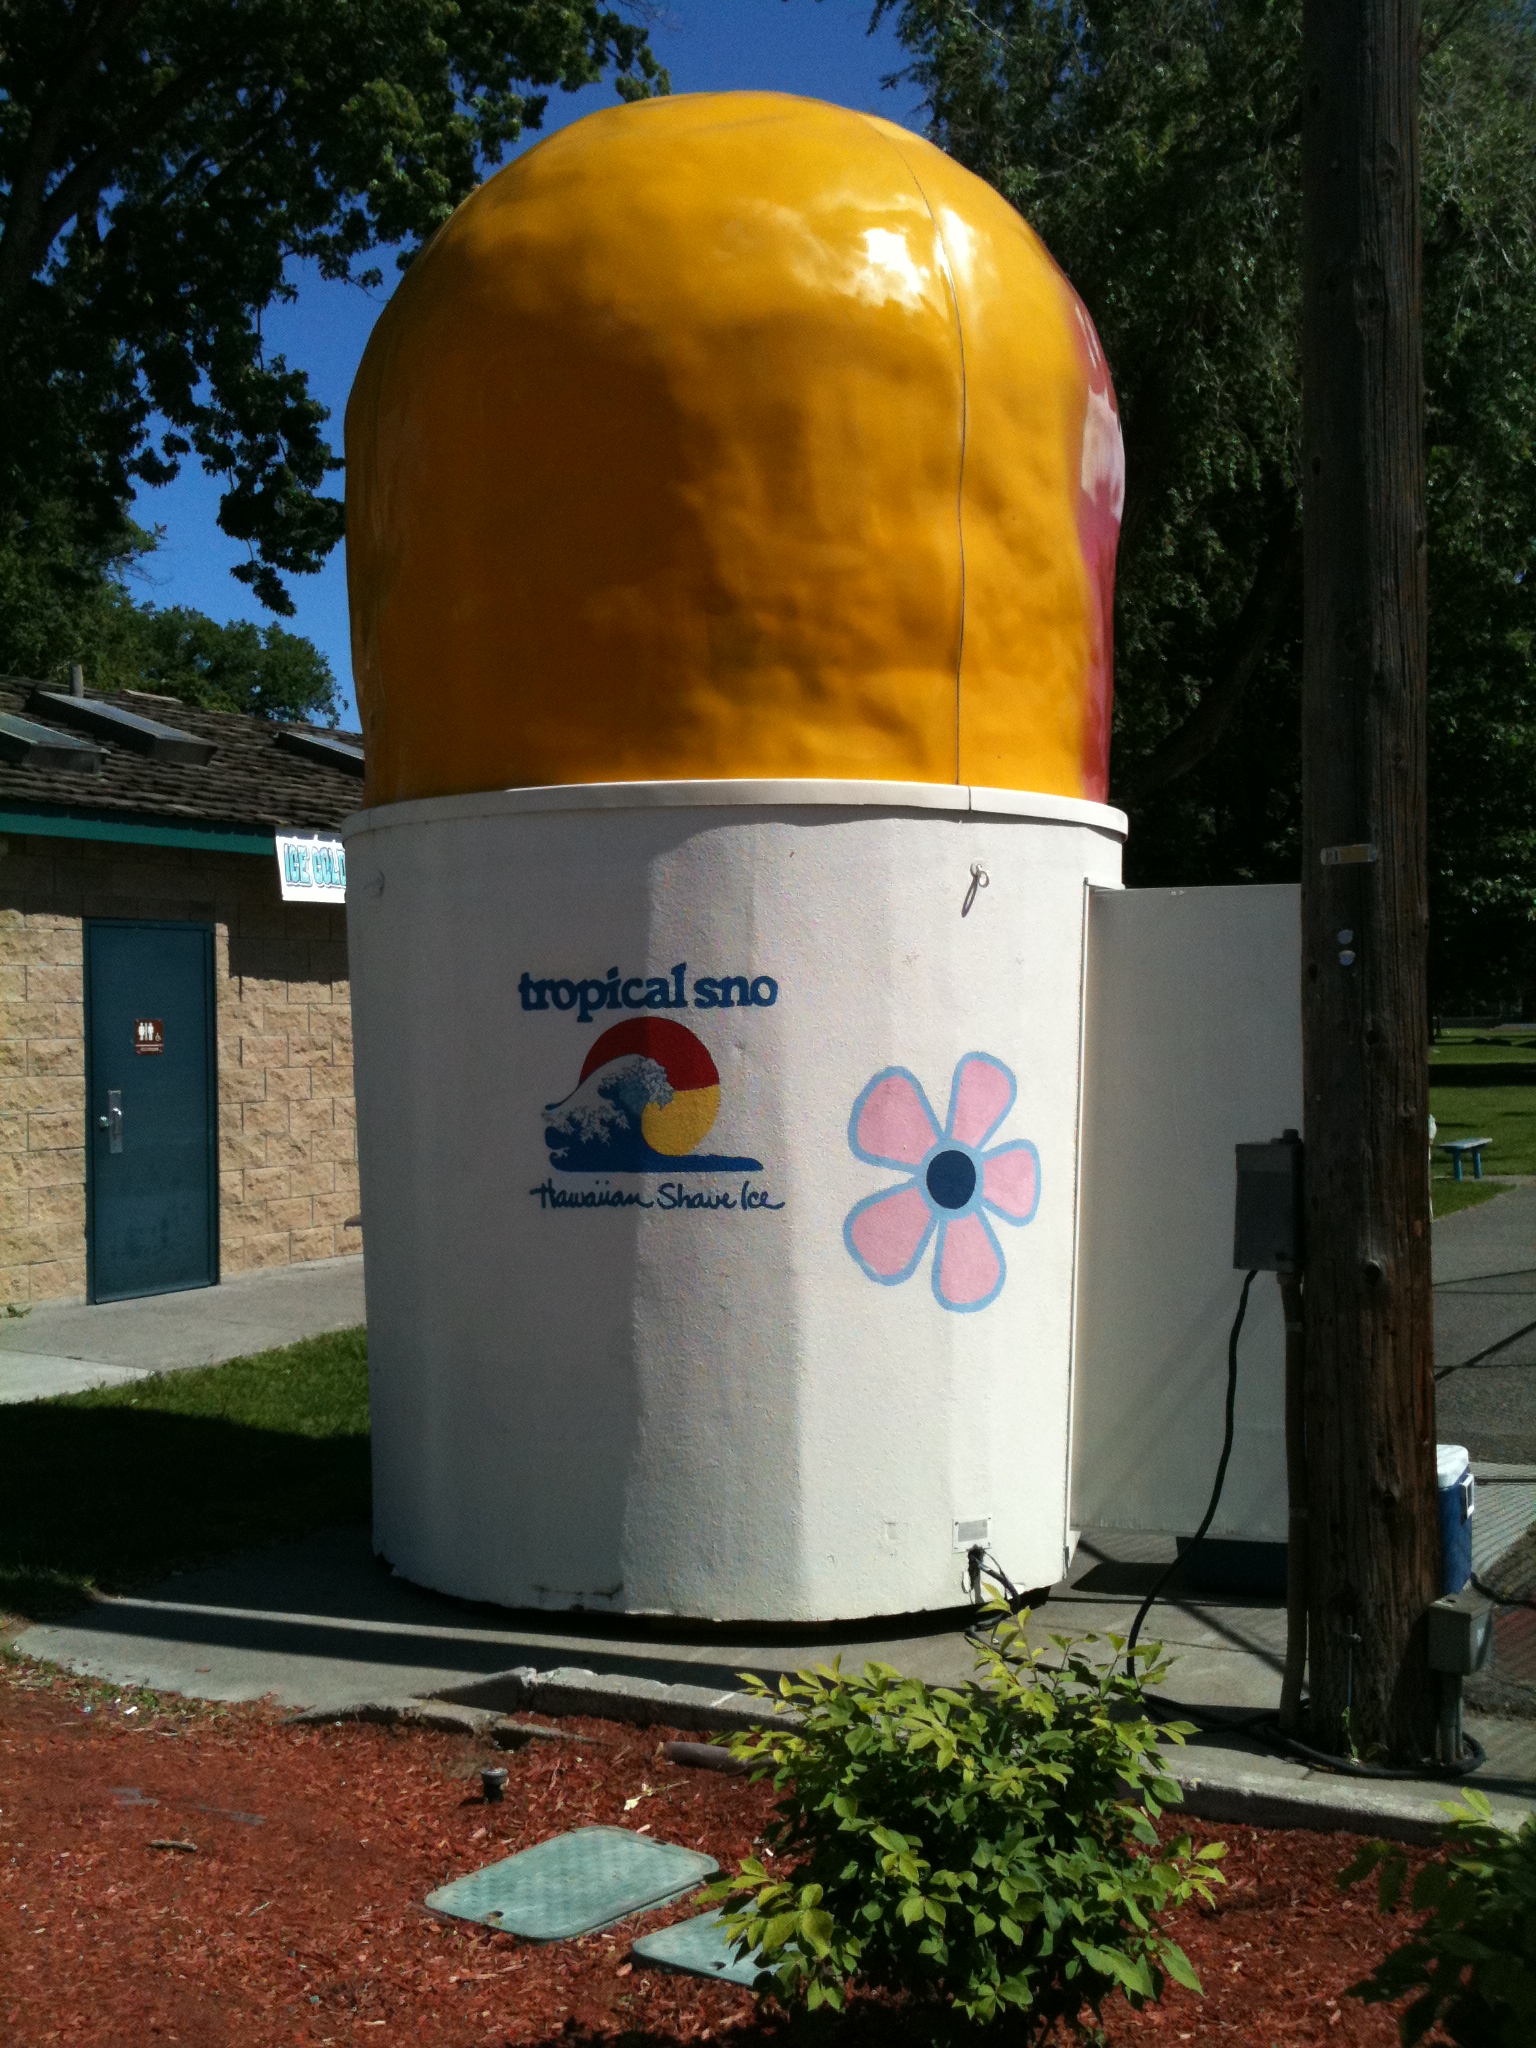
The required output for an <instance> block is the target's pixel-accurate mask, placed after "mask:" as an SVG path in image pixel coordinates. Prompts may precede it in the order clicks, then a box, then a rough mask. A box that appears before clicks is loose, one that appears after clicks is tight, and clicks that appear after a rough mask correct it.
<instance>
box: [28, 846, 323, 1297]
mask: <svg viewBox="0 0 1536 2048" xmlns="http://www.w3.org/2000/svg"><path fill="white" fill-rule="evenodd" d="M96 917H108V918H112V917H115V918H164V919H181V918H185V919H188V920H189V921H191V922H194V923H199V924H211V925H212V926H213V927H214V935H215V938H214V953H215V978H216V984H217V1025H216V1028H217V1041H218V1075H219V1085H218V1117H219V1211H220V1214H219V1237H220V1270H221V1272H222V1273H223V1274H224V1275H226V1276H227V1275H229V1274H233V1273H240V1272H247V1271H250V1270H252V1269H254V1268H258V1267H267V1266H283V1265H289V1264H291V1263H294V1262H296V1261H299V1260H306V1259H322V1258H332V1257H335V1256H337V1255H339V1254H342V1253H347V1252H357V1251H360V1250H361V1249H362V1233H361V1231H360V1230H359V1229H358V1228H357V1227H356V1226H355V1225H354V1224H352V1223H351V1219H352V1218H354V1217H355V1216H356V1215H357V1211H358V1189H357V1138H356V1112H355V1110H354V1108H353V1101H352V1013H351V1006H350V1001H349V992H348V987H347V947H346V924H345V914H344V912H343V911H342V910H340V909H339V908H331V907H328V906H321V905H315V904H285V903H284V902H283V901H282V898H281V895H280V893H279V891H278V886H277V864H276V861H275V860H274V859H272V858H271V857H268V858H266V859H261V858H258V857H256V856H253V855H248V854H226V853H201V852H195V851H189V850H183V849H181V848H170V847H139V846H116V845H110V844H103V843H101V842H96V841H90V840H68V839H51V838H41V837H32V836H29V837H26V838H19V837H12V838H10V839H8V840H0V1303H12V1302H14V1303H17V1304H22V1303H28V1302H34V1301H45V1300H51V1299H70V1298H73V1299H77V1300H78V1299H83V1298H84V1295H85V1226H86V1217H85V1133H86V1101H85V990H84V973H83V957H84V939H83V922H84V920H85V919H86V918H96Z"/></svg>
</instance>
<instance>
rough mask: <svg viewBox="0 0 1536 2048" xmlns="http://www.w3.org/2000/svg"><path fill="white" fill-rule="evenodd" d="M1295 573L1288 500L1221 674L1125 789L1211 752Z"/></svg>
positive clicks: (1164, 778)
mask: <svg viewBox="0 0 1536 2048" xmlns="http://www.w3.org/2000/svg"><path fill="white" fill-rule="evenodd" d="M1300 574H1301V527H1300V525H1299V524H1298V523H1297V519H1296V507H1295V502H1294V499H1292V498H1290V497H1289V496H1288V497H1287V498H1286V500H1285V502H1284V504H1283V506H1281V507H1279V508H1277V511H1276V516H1275V518H1274V520H1273V522H1272V524H1271V526H1270V530H1269V534H1268V537H1267V538H1266V540H1265V543H1264V549H1263V552H1262V554H1261V555H1260V556H1259V565H1258V568H1257V569H1256V570H1255V571H1254V577H1253V582H1252V584H1251V585H1250V586H1249V590H1248V595H1247V597H1245V598H1244V600H1243V608H1242V610H1241V611H1240V612H1239V613H1238V615H1237V618H1236V620H1235V621H1234V622H1233V626H1232V632H1231V638H1230V646H1231V653H1230V655H1229V658H1228V665H1227V669H1226V673H1225V674H1224V675H1223V676H1221V677H1220V678H1219V680H1217V681H1216V682H1213V683H1210V684H1208V685H1207V687H1206V688H1205V689H1204V690H1202V691H1201V693H1200V702H1199V703H1198V704H1197V705H1196V706H1195V708H1194V710H1193V711H1192V712H1191V713H1190V714H1189V716H1188V718H1186V719H1185V721H1184V723H1183V724H1182V725H1180V726H1177V727H1176V728H1175V729H1174V731H1172V732H1171V733H1169V734H1168V735H1167V737H1166V738H1165V739H1163V740H1162V741H1160V742H1159V744H1158V745H1157V746H1156V747H1155V748H1154V749H1153V750H1152V752H1151V753H1150V754H1149V755H1148V756H1147V757H1146V759H1145V760H1144V761H1142V762H1140V763H1139V764H1138V765H1136V766H1135V767H1133V768H1132V770H1131V773H1130V776H1129V778H1128V789H1129V794H1131V795H1132V796H1135V797H1146V796H1150V795H1151V794H1152V792H1153V791H1154V790H1158V789H1162V788H1164V787H1165V786H1166V785H1167V784H1168V783H1170V782H1173V781H1175V780H1176V779H1177V778H1178V777H1179V776H1181V775H1187V774H1188V773H1189V772H1190V770H1191V769H1192V768H1197V767H1198V766H1199V765H1200V763H1201V762H1202V761H1203V760H1205V758H1206V756H1207V755H1208V754H1210V753H1212V752H1214V750H1215V748H1216V746H1217V744H1218V743H1219V742H1220V740H1221V737H1222V735H1223V733H1225V731H1226V730H1227V727H1228V726H1229V725H1230V724H1231V723H1232V719H1233V715H1234V714H1235V712H1236V711H1237V708H1238V706H1239V705H1240V704H1241V703H1242V701H1243V698H1244V696H1245V695H1246V694H1247V690H1248V685H1249V683H1250V682H1251V681H1252V680H1253V672H1254V670H1255V669H1256V668H1257V667H1258V665H1259V663H1260V661H1261V660H1262V659H1263V657H1264V654H1265V652H1266V650H1267V649H1268V646H1269V643H1270V641H1271V639H1272V638H1273V637H1274V631H1275V627H1276V625H1277V624H1278V623H1279V619H1280V613H1281V609H1282V607H1283V606H1284V603H1285V600H1286V598H1287V597H1288V596H1289V595H1290V594H1291V592H1292V591H1293V590H1294V588H1295V586H1296V583H1297V582H1298V580H1299V578H1300Z"/></svg>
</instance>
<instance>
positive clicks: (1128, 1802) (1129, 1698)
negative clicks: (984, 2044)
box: [709, 1608, 1225, 2029]
mask: <svg viewBox="0 0 1536 2048" xmlns="http://www.w3.org/2000/svg"><path fill="white" fill-rule="evenodd" d="M987 1619H988V1620H989V1621H991V1622H992V1624H993V1628H992V1633H991V1636H990V1639H989V1642H990V1647H988V1648H987V1649H985V1650H984V1651H983V1652H982V1653H981V1654H980V1655H979V1656H978V1659H977V1677H976V1678H975V1679H974V1680H973V1681H972V1682H971V1683H970V1684H969V1685H966V1686H964V1687H961V1688H959V1689H957V1690H950V1689H948V1688H933V1689H930V1688H929V1687H928V1686H926V1685H923V1684H921V1683H920V1682H919V1681H918V1680H916V1679H911V1678H903V1677H901V1676H900V1674H899V1673H897V1672H895V1671H893V1670H892V1669H891V1668H890V1666H889V1665H885V1664H866V1665H865V1667H864V1671H863V1674H862V1676H860V1677H857V1678H855V1677H850V1676H848V1675H846V1674H845V1673H844V1672H843V1671H842V1670H841V1669H840V1668H839V1667H838V1666H834V1667H833V1668H832V1669H830V1670H828V1669H826V1668H825V1667H820V1668H818V1669H817V1670H816V1671H814V1672H801V1673H799V1674H798V1676H797V1677H796V1678H794V1679H788V1678H784V1679H781V1680H780V1681H779V1693H780V1694H781V1695H782V1698H783V1702H784V1704H785V1706H786V1707H789V1708H792V1709H794V1710H796V1711H797V1712H798V1714H799V1715H800V1716H801V1721H800V1725H799V1726H798V1727H795V1728H793V1729H791V1728H789V1727H786V1726H784V1725H783V1724H780V1725H779V1726H777V1727H775V1726H771V1725H770V1726H764V1727H761V1728H756V1729H753V1730H751V1731H749V1732H747V1733H744V1734H741V1735H737V1736H735V1737H733V1738H732V1741H731V1749H732V1750H733V1752H734V1754H735V1755H736V1756H737V1757H738V1758H741V1759H743V1760H744V1761H747V1762H749V1763H750V1764H751V1765H752V1766H753V1773H752V1774H753V1776H754V1777H755V1778H766V1777H768V1776H770V1775H771V1776H772V1778H773V1782H774V1784H775V1786H776V1787H777V1788H778V1790H779V1793H780V1798H779V1801H778V1807H777V1814H776V1818H775V1820H774V1821H773V1822H772V1823H771V1824H770V1829H769V1833H768V1841H769V1843H770V1845H771V1854H772V1856H774V1857H778V1858H782V1859H784V1861H785V1862H786V1863H787V1864H788V1865H789V1866H790V1867H789V1868H788V1869H786V1870H785V1871H784V1872H783V1874H782V1875H779V1874H776V1873H775V1872H774V1871H770V1870H769V1869H768V1868H767V1867H766V1865H765V1864H764V1863H763V1862H761V1861H759V1860H757V1859H755V1858H754V1859H749V1860H748V1861H746V1862H744V1863H743V1864H742V1865H741V1867H740V1870H739V1873H738V1874H737V1875H736V1876H735V1877H728V1878H723V1879H721V1880H720V1881H719V1882H718V1883H717V1884H715V1885H714V1886H712V1887H711V1888H710V1894H709V1895H710V1896H711V1897H712V1898H713V1899H714V1900H715V1901H716V1902H717V1903H722V1904H723V1908H724V1912H725V1916H726V1917H725V1929H726V1932H727V1934H728V1935H729V1936H732V1937H735V1938H736V1939H737V1941H738V1944H739V1946H740V1948H741V1949H742V1950H743V1951H744V1952H748V1953H750V1952H752V1951H754V1950H755V1951H758V1952H760V1954H761V1957H762V1961H763V1965H764V1968H765V1970H771V1971H772V1972H773V1987H772V1988H773V1989H774V1990H775V1991H776V1993H777V1995H778V1996H779V1997H780V1998H781V1999H782V2000H783V2001H784V2002H785V2003H786V2004H790V2003H794V2002H797V2001H801V2000H803V2001H804V2002H805V2003H806V2004H807V2005H809V2006H812V2007H816V2006H831V2007H833V2008H840V2007H841V2006H842V2004H843V1999H844V1993H845V1990H846V1987H847V1985H848V1984H849V1982H850V1980H851V1979H853V1978H855V1977H857V1978H860V1979H862V1980H863V1981H864V1982H865V1983H868V1984H871V1985H879V1986H884V1987H886V1988H889V1989H892V1990H905V1991H908V1992H911V1993H912V1994H913V1995H914V1996H916V1997H917V1998H919V1999H921V2000H924V2001H928V2002H930V2003H931V2004H932V2006H933V2007H934V2016H935V2019H936V2021H940V2020H941V2016H944V2017H947V2018H948V2019H949V2020H951V2021H954V2022H955V2023H956V2024H959V2023H960V2022H962V2021H965V2022H972V2023H977V2022H986V2021H990V2020H993V2019H996V2018H997V2017H998V2016H999V2015H1000V2014H1004V2013H1008V2012H1010V2011H1011V2012H1012V2013H1013V2014H1014V2016H1015V2019H1016V2020H1017V2019H1019V2018H1027V2019H1028V2020H1029V2021H1031V2022H1033V2024H1034V2025H1035V2026H1038V2027H1039V2028H1041V2029H1043V2028H1044V2027H1045V2026H1046V2025H1048V2024H1049V2023H1050V2022H1051V2021H1052V2020H1054V2019H1056V2018H1057V2017H1065V2018H1066V2019H1067V2020H1068V2021H1070V2022H1072V2023H1074V2024H1075V2023H1076V2021H1077V2018H1078V2015H1079V2013H1080V2011H1081V2009H1082V2008H1083V2007H1084V2006H1086V2007H1088V2008H1090V2009H1091V2010H1092V2011H1093V2012H1094V2013H1095V2014H1097V2013H1098V2011H1099V2008H1100V2006H1101V2004H1102V2002H1103V2000H1104V1999H1105V1998H1106V1997H1107V1996H1108V1995H1109V1994H1110V1992H1112V1991H1114V1990H1116V1989H1117V1988H1118V1989H1120V1990H1122V1991H1124V1992H1125V1994H1126V1996H1127V1998H1129V2000H1130V2001H1131V2003H1132V2005H1134V2006H1140V2005H1141V2004H1143V2003H1144V2002H1146V2001H1147V2000H1151V1999H1156V1998H1158V1997H1160V1996H1161V1995H1162V1991H1163V1988H1164V1985H1165V1982H1166V1980H1167V1978H1169V1977H1172V1978H1173V1979H1174V1980H1175V1981H1176V1982H1178V1983H1180V1984H1184V1985H1187V1986H1188V1987H1189V1988H1190V1989H1191V1990H1193V1991H1198V1990H1199V1989H1200V1983H1199V1979H1198V1978H1197V1977H1196V1975H1195V1972H1194V1970H1193V1968H1192V1967H1191V1965H1190V1963H1189V1960H1188V1958H1187V1957H1186V1956H1185V1955H1184V1952H1183V1950H1182V1949H1180V1948H1179V1947H1178V1946H1177V1944H1176V1943H1175V1942H1173V1941H1171V1940H1169V1938H1168V1937H1167V1936H1166V1935H1165V1934H1163V1933H1162V1932H1161V1931H1160V1929H1159V1926H1158V1921H1159V1917H1160V1916H1161V1915H1162V1914H1163V1913H1165V1912H1166V1911H1168V1910H1169V1909H1170V1908H1171V1907H1175V1906H1180V1905H1183V1904H1184V1903H1185V1902H1186V1901H1187V1900H1189V1899H1191V1898H1200V1899H1204V1900H1206V1901H1207V1902H1209V1900H1210V1897H1211V1889H1210V1888H1211V1886H1212V1885H1213V1884H1219V1883H1220V1882H1221V1881H1222V1880H1221V1877H1220V1875H1219V1873H1218V1872H1217V1871H1216V1869H1215V1868H1214V1864H1215V1862H1216V1861H1217V1860H1218V1859H1219V1858H1220V1857H1221V1856H1222V1855H1223V1854H1224V1853H1225V1851H1224V1849H1223V1847H1222V1845H1221V1844H1220V1843H1215V1844H1212V1845H1211V1846H1210V1847H1209V1848H1206V1849H1202V1850H1201V1851H1200V1852H1199V1854H1198V1855H1196V1854H1194V1853H1193V1851H1192V1849H1191V1846H1190V1842H1189V1838H1188V1837H1187V1836H1183V1837H1181V1838H1180V1839H1179V1840H1177V1841H1175V1842H1174V1843H1173V1844H1172V1845H1171V1846H1169V1847H1167V1848H1162V1847H1160V1845H1159V1842H1158V1837H1157V1833H1156V1830H1155V1828H1154V1826H1153V1822H1154V1821H1156V1820H1157V1819H1158V1817H1159V1815H1160V1814H1161V1812H1162V1809H1163V1808H1164V1807H1165V1806H1168V1805H1171V1804H1173V1803H1174V1802H1175V1801H1177V1800H1178V1799H1179V1797H1180V1794H1179V1789H1178V1786H1177V1785H1176V1784H1175V1783H1174V1782H1173V1780H1172V1779H1170V1778H1169V1777H1168V1776H1167V1774H1166V1772H1165V1769H1164V1766H1163V1762H1162V1759H1161V1757H1160V1756H1159V1755H1158V1753H1157V1750H1156V1748H1155V1747H1154V1743H1155V1740H1156V1731H1155V1730H1154V1728H1153V1726H1152V1724H1151V1723H1150V1722H1149V1721H1148V1720H1147V1719H1146V1717H1145V1715H1144V1714H1143V1713H1142V1711H1141V1686H1140V1684H1139V1683H1138V1682H1137V1681H1136V1680H1135V1679H1133V1678H1129V1677H1126V1676H1123V1675H1121V1674H1120V1672H1119V1671H1118V1669H1117V1666H1116V1664H1115V1663H1110V1664H1108V1665H1104V1664H1099V1663H1094V1662H1090V1661H1089V1658H1088V1656H1087V1655H1086V1654H1085V1652H1086V1651H1087V1650H1088V1649H1089V1647H1090V1646H1091V1645H1092V1644H1093V1643H1094V1642H1095V1641H1096V1638H1094V1637H1091V1636H1090V1637H1087V1638H1084V1639H1082V1640H1081V1641H1073V1640H1071V1639H1070V1638H1067V1637H1064V1636H1057V1637H1053V1638H1052V1645H1053V1647H1052V1649H1051V1650H1048V1651H1035V1650H1032V1649H1031V1648H1030V1646H1029V1644H1028V1642H1027V1641H1026V1640H1025V1635H1024V1628H1023V1618H1022V1617H1021V1618H1020V1619H1018V1620H1015V1619H1014V1618H1013V1617H1011V1616H1010V1615H1009V1614H1008V1613H1007V1610H1006V1609H1002V1608H996V1609H991V1610H989V1611H988V1615H987ZM1109 1642H1110V1645H1111V1647H1112V1649H1114V1650H1116V1651H1118V1649H1119V1647H1120V1645H1119V1643H1118V1641H1117V1639H1116V1638H1114V1637H1110V1638H1109ZM1164 1669H1165V1667H1164V1666H1163V1665H1161V1664H1157V1665H1154V1666H1153V1668H1152V1670H1151V1671H1150V1672H1149V1673H1148V1674H1147V1675H1148V1676H1149V1677H1152V1678H1154V1679H1155V1678H1156V1677H1159V1676H1161V1674H1162V1671H1163V1670H1164ZM749 1682H750V1683H752V1684H753V1685H754V1687H755V1689H756V1690H757V1691H758V1692H760V1693H762V1694H764V1695H765V1696H767V1697H772V1695H770V1694H769V1693H768V1688H767V1687H766V1686H764V1685H763V1684H762V1683H761V1681H749ZM1167 1732H1168V1733H1169V1735H1170V1736H1171V1737H1172V1738H1173V1740H1175V1741H1181V1740H1182V1738H1183V1735H1184V1733H1186V1732H1187V1730H1185V1729H1182V1728H1171V1729H1169V1730H1168V1731H1167Z"/></svg>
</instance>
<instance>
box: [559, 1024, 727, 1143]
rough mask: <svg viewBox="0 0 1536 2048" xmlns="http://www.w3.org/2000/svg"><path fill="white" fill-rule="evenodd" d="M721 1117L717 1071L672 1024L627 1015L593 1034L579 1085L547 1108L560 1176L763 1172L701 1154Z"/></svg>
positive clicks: (698, 1044)
mask: <svg viewBox="0 0 1536 2048" xmlns="http://www.w3.org/2000/svg"><path fill="white" fill-rule="evenodd" d="M719 1113H720V1070H719V1068H718V1067H717V1066H716V1065H715V1063H714V1060H713V1059H712V1058H711V1056H710V1053H709V1049H708V1047H707V1046H706V1045H705V1044H704V1043H703V1041H702V1040H701V1039H699V1038H697V1037H696V1036H695V1035H694V1033H693V1032H691V1031H690V1030H689V1029H688V1027H687V1025H686V1024H679V1023H677V1022H676V1021H675V1020H674V1019H673V1018H671V1017H630V1018H627V1019H626V1020H625V1022H624V1023H622V1024H615V1025H613V1026H611V1027H610V1029H608V1030H607V1031H604V1032H602V1033H601V1034H600V1035H599V1037H597V1038H596V1039H595V1040H594V1041H593V1043H592V1046H591V1048H590V1050H589V1051H588V1053H587V1056H586V1058H585V1059H584V1060H583V1061H582V1063H581V1072H580V1073H579V1074H578V1075H577V1077H576V1086H575V1087H574V1088H573V1089H572V1091H571V1093H570V1094H569V1095H567V1096H565V1097H564V1098H563V1099H562V1100H561V1101H559V1102H552V1103H550V1104H549V1105H548V1106H547V1107H546V1109H545V1111H544V1118H545V1126H546V1128H545V1132H544V1142H545V1144H546V1145H548V1147H549V1163H550V1165H551V1166H552V1167H553V1168H554V1169H555V1170H556V1171H557V1172H559V1173H759V1172H761V1171H762V1161H761V1160H760V1159H747V1158H737V1157H735V1156H733V1155H730V1154H727V1153H721V1152H703V1151H701V1150H700V1149H699V1148H700V1146H701V1145H702V1144H703V1143H704V1140H705V1139H706V1138H707V1137H708V1136H709V1133H710V1131H711V1130H712V1129H713V1128H714V1122H715V1118H716V1117H717V1116H718V1115H719Z"/></svg>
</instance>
